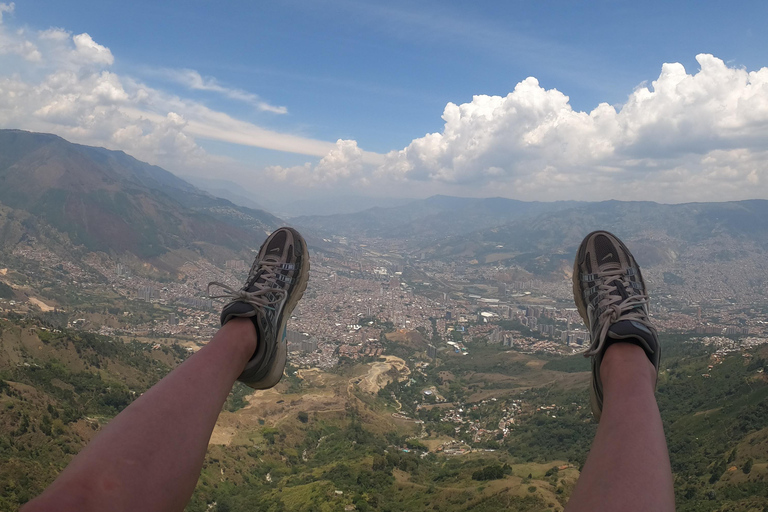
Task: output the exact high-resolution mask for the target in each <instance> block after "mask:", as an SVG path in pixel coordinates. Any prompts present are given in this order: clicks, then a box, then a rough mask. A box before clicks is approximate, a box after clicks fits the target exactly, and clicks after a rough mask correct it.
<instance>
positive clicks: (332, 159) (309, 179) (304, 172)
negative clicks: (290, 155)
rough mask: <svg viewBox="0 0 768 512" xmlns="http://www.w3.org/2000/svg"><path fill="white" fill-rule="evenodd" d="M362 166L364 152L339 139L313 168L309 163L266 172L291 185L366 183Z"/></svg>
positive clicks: (349, 141)
mask: <svg viewBox="0 0 768 512" xmlns="http://www.w3.org/2000/svg"><path fill="white" fill-rule="evenodd" d="M364 166H365V158H364V152H363V151H362V150H361V149H360V148H359V147H357V142H355V141H354V140H342V139H339V140H337V141H336V147H334V148H333V149H332V150H331V151H330V152H328V154H327V155H325V156H324V157H323V158H322V159H321V160H320V162H319V163H318V164H317V165H315V166H312V165H311V164H310V163H306V164H304V165H297V166H294V167H281V166H272V167H268V168H267V171H268V172H269V173H271V174H272V175H273V176H274V177H275V178H276V179H278V180H280V181H286V180H290V181H291V182H292V183H296V184H299V185H304V186H311V185H316V184H320V183H326V184H330V183H334V182H337V181H339V180H348V181H354V180H358V181H363V182H367V178H366V177H365V176H364V175H363V170H364Z"/></svg>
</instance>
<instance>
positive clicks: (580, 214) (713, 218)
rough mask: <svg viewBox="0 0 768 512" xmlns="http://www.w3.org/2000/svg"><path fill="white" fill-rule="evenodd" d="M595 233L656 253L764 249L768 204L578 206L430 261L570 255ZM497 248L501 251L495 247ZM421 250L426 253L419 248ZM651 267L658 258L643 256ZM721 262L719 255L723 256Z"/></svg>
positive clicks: (443, 246) (465, 240)
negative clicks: (715, 247)
mask: <svg viewBox="0 0 768 512" xmlns="http://www.w3.org/2000/svg"><path fill="white" fill-rule="evenodd" d="M596 229H606V230H609V231H611V232H613V233H615V234H616V235H618V236H619V237H622V238H624V239H626V240H637V241H643V240H645V241H646V242H647V245H649V246H655V247H657V248H658V250H659V251H662V250H668V251H669V250H671V251H673V252H677V253H679V252H681V251H682V250H683V249H684V248H685V247H689V246H691V245H693V244H701V243H706V242H708V241H713V240H717V239H720V240H724V239H728V240H730V241H731V243H730V245H725V246H722V247H721V248H720V249H721V250H722V251H729V250H731V251H739V250H743V249H744V244H746V245H748V246H750V247H758V248H766V247H768V201H764V200H751V201H735V202H724V203H687V204H676V205H667V204H658V203H653V202H622V201H605V202H601V203H582V204H579V205H576V206H574V207H572V208H568V209H565V210H561V211H558V212H547V213H543V214H541V215H537V216H532V217H528V218H525V219H517V220H514V221H512V222H509V223H506V224H505V225H503V226H498V227H495V228H493V229H481V230H477V231H475V232H473V233H470V234H465V235H462V236H449V237H446V238H445V239H443V240H441V241H440V246H439V247H437V246H433V247H432V248H431V253H432V255H433V256H436V257H449V258H450V257H452V256H458V255H463V256H464V257H466V256H468V255H475V256H481V255H483V254H485V253H488V252H500V249H501V248H503V251H504V252H520V253H531V254H536V255H542V254H548V253H554V252H565V253H568V254H572V253H573V252H574V251H575V249H576V247H577V246H578V244H579V243H580V242H581V240H582V239H583V237H584V236H585V235H586V234H587V233H590V232H591V231H594V230H596ZM499 246H501V247H499ZM424 249H426V250H429V249H430V247H429V246H427V245H425V246H424ZM648 256H649V259H651V260H652V262H654V261H655V260H656V259H658V258H659V257H661V256H660V255H655V256H654V255H650V254H649V255H648ZM723 256H725V255H723Z"/></svg>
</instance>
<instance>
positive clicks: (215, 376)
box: [22, 318, 257, 512]
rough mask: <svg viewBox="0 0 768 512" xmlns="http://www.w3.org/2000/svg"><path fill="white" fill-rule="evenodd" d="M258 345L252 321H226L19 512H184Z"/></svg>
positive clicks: (124, 412) (103, 431)
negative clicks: (219, 423)
mask: <svg viewBox="0 0 768 512" xmlns="http://www.w3.org/2000/svg"><path fill="white" fill-rule="evenodd" d="M256 343H257V340H256V329H255V327H254V325H253V322H251V321H250V320H248V319H242V318H238V319H234V320H231V321H229V322H228V323H227V324H226V325H225V326H224V327H222V328H221V330H219V332H218V333H216V335H215V336H214V337H213V339H212V340H211V341H210V343H208V344H207V345H206V346H205V347H203V348H202V349H200V350H199V351H198V352H197V353H196V354H194V355H193V356H192V357H190V358H189V359H188V360H186V361H185V362H184V363H183V364H181V365H179V367H178V368H176V369H175V370H173V371H172V372H171V373H169V374H168V375H167V376H166V377H165V378H164V379H162V380H161V381H160V382H158V383H157V384H155V385H154V386H153V387H152V388H151V389H150V390H148V391H147V392H146V393H144V395H142V396H141V397H140V398H138V399H137V400H136V401H134V402H133V403H132V404H131V405H129V406H128V407H126V408H125V410H123V411H122V412H121V413H120V414H118V415H117V416H116V417H115V418H114V419H113V420H112V421H111V422H110V423H109V425H107V426H106V427H105V428H104V430H102V431H101V432H100V433H99V435H98V436H96V438H95V439H94V440H93V441H91V442H90V443H89V444H88V445H87V446H86V447H85V448H84V449H83V450H82V451H81V452H80V453H79V454H78V455H77V456H76V457H75V458H74V459H73V460H72V461H71V462H70V464H69V465H68V466H67V467H66V469H65V470H64V471H63V472H62V473H61V475H59V477H58V478H57V479H56V480H55V481H54V482H53V484H51V485H50V486H49V487H48V488H47V489H46V490H45V492H43V494H41V495H40V496H39V497H37V498H36V499H34V500H32V501H31V502H29V503H27V504H26V505H25V506H24V507H23V508H22V511H23V512H38V511H51V510H56V511H62V512H68V511H72V512H75V511H78V512H88V511H104V510H110V511H122V510H125V511H136V510H141V511H147V512H150V511H163V512H166V511H177V510H178V511H181V510H183V509H184V507H185V506H186V505H187V502H188V501H189V498H190V496H192V492H193V491H194V488H195V484H196V483H197V480H198V478H199V476H200V470H201V468H202V465H203V459H204V457H205V451H206V449H207V448H208V440H209V439H210V437H211V432H212V431H213V427H214V425H215V424H216V418H218V416H219V413H220V412H221V407H222V405H223V404H224V401H225V400H226V398H227V395H228V394H229V392H230V390H231V389H232V385H233V384H234V382H235V380H236V379H237V376H238V375H240V373H241V372H242V371H243V368H244V367H245V364H246V363H247V362H248V360H249V359H250V358H251V356H252V355H253V353H254V351H255V350H256Z"/></svg>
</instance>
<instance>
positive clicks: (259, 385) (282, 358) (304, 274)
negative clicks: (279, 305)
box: [245, 228, 309, 389]
mask: <svg viewBox="0 0 768 512" xmlns="http://www.w3.org/2000/svg"><path fill="white" fill-rule="evenodd" d="M286 229H287V230H288V231H290V232H291V234H292V235H293V239H294V242H295V243H297V244H298V243H300V244H301V269H300V270H299V276H298V282H297V283H296V286H295V288H294V289H293V290H292V291H291V294H290V296H289V297H288V300H287V301H286V303H285V305H283V312H282V316H281V320H280V328H279V329H278V330H277V332H278V333H280V341H279V342H278V344H277V351H276V352H275V360H274V364H273V366H272V371H271V372H269V373H268V374H267V376H266V377H264V378H263V379H261V380H259V381H258V382H254V383H245V384H246V385H248V386H250V387H252V388H254V389H269V388H271V387H274V386H276V385H277V383H278V382H280V379H282V378H283V374H284V373H285V364H286V362H287V360H288V343H287V341H286V336H285V326H286V325H287V324H288V319H289V318H291V313H292V312H293V310H294V308H295V307H296V304H298V303H299V301H300V300H301V298H302V297H303V296H304V292H305V291H306V290H307V283H308V282H309V250H308V249H307V242H306V241H305V240H304V237H303V236H301V235H300V234H299V232H298V231H296V230H295V229H293V228H286ZM278 369H279V371H278Z"/></svg>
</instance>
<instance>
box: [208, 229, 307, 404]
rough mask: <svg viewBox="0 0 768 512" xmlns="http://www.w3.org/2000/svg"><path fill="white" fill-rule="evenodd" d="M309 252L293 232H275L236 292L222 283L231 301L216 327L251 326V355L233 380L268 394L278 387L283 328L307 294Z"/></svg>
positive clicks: (283, 350)
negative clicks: (237, 321)
mask: <svg viewBox="0 0 768 512" xmlns="http://www.w3.org/2000/svg"><path fill="white" fill-rule="evenodd" d="M308 280H309V252H308V251H307V244H306V242H305V241H304V238H302V236H301V235H300V234H299V232H298V231H296V230H295V229H292V228H280V229H278V230H276V231H275V232H274V233H272V234H271V235H269V237H268V238H267V239H266V241H265V242H264V244H263V245H262V246H261V249H260V250H259V254H258V256H256V259H255V260H254V262H253V265H252V266H251V271H250V272H249V273H248V279H246V281H245V284H244V285H243V287H242V288H240V289H239V290H234V289H233V288H230V287H229V286H226V285H224V284H222V283H218V282H212V283H209V284H208V293H209V295H210V289H211V286H219V287H221V288H222V289H223V290H224V292H226V293H224V294H223V295H215V296H211V298H226V299H230V301H229V302H228V303H227V304H226V305H225V306H224V309H223V310H222V311H221V325H224V324H226V323H227V322H229V321H230V320H232V319H233V318H250V319H251V320H252V321H253V323H254V325H256V332H257V333H258V345H257V347H256V352H255V353H254V354H253V357H251V359H250V361H248V364H247V365H246V366H245V369H244V370H243V373H241V374H240V376H239V377H238V378H237V380H239V381H240V382H242V383H244V384H246V385H248V386H250V387H252V388H254V389H267V388H271V387H273V386H274V385H275V384H277V383H278V382H280V379H281V378H282V377H283V372H284V371H285V360H286V355H287V352H288V350H287V348H286V342H285V324H286V323H287V322H288V319H289V318H290V316H291V312H292V311H293V308H295V307H296V304H297V303H298V302H299V299H301V296H302V295H303V294H304V290H306V289H307V281H308Z"/></svg>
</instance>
